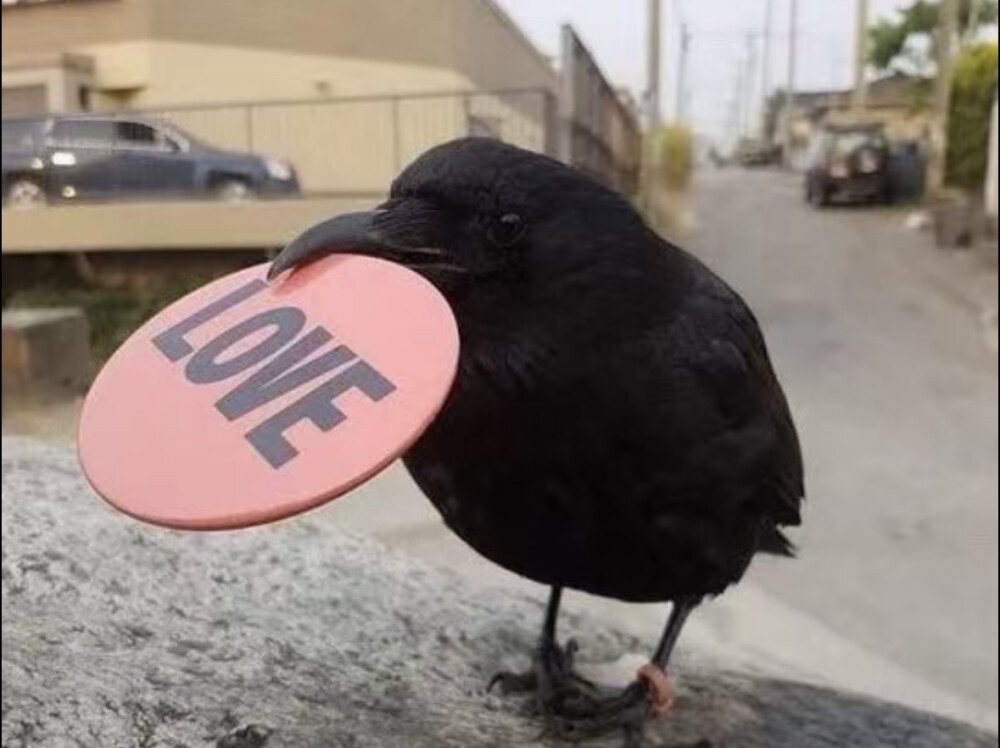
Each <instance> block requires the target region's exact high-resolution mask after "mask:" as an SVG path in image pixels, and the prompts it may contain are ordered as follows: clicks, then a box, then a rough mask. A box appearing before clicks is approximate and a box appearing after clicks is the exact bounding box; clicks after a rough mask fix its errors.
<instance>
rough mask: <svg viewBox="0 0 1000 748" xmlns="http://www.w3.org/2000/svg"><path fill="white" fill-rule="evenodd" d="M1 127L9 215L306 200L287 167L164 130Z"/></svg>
mask: <svg viewBox="0 0 1000 748" xmlns="http://www.w3.org/2000/svg"><path fill="white" fill-rule="evenodd" d="M2 126H3V151H2V155H3V159H2V161H3V204H4V206H5V207H8V206H9V207H17V208H20V207H31V206H37V205H44V204H46V203H50V202H60V201H63V202H64V201H69V200H81V199H105V200H112V199H149V198H161V197H195V196H210V197H215V198H219V199H224V200H242V199H248V198H251V197H255V196H265V195H295V194H298V192H299V182H298V178H297V176H296V174H295V170H294V168H292V166H291V164H289V163H288V162H287V161H284V160H281V159H276V158H268V157H263V156H258V155H254V154H249V153H237V152H233V151H226V150H222V149H220V148H214V147H212V146H209V145H206V144H204V143H202V142H200V141H199V140H198V139H197V138H195V137H193V136H191V135H189V134H188V133H185V132H183V131H182V130H180V129H179V128H177V127H174V126H173V125H171V124H168V123H165V122H160V121H154V120H151V119H146V118H142V117H132V116H125V115H93V114H72V115H55V116H46V117H35V118H24V119H4V120H3V123H2Z"/></svg>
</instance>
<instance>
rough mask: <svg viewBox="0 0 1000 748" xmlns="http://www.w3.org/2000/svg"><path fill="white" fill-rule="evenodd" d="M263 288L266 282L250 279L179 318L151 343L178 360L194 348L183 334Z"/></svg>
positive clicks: (265, 286) (171, 359)
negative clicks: (183, 317) (187, 315)
mask: <svg viewBox="0 0 1000 748" xmlns="http://www.w3.org/2000/svg"><path fill="white" fill-rule="evenodd" d="M265 288H267V283H265V282H264V281H262V280H260V279H259V278H258V279H257V280H252V281H250V282H249V283H247V284H246V285H245V286H240V287H239V288H237V289H236V290H235V291H230V292H229V293H227V294H226V295H225V296H223V297H222V298H221V299H216V300H215V301H213V302H212V303H211V304H209V305H208V306H205V307H202V308H201V309H199V310H198V311H197V312H195V313H194V314H192V315H191V316H190V317H188V318H187V319H184V320H181V321H180V322H178V323H177V324H176V325H174V326H173V327H171V328H170V329H169V330H164V331H163V332H161V333H160V334H159V335H157V336H156V337H155V338H153V345H155V346H156V347H157V348H159V349H160V353H162V354H163V355H164V356H166V357H167V359H169V360H170V361H179V360H180V359H182V358H184V357H185V356H186V355H188V354H189V353H190V352H191V351H193V350H194V348H192V347H191V344H190V343H188V342H187V341H186V340H185V339H184V336H185V335H187V334H188V333H189V332H191V331H192V330H193V329H195V328H196V327H200V326H201V325H203V324H205V323H206V322H208V321H209V320H210V319H213V318H215V317H218V316H219V315H220V314H222V313H223V312H224V311H226V310H227V309H229V308H231V307H234V306H236V305H237V304H241V303H243V302H244V301H246V300H247V299H249V298H250V297H251V296H253V295H254V294H257V293H260V291H262V290H263V289H265Z"/></svg>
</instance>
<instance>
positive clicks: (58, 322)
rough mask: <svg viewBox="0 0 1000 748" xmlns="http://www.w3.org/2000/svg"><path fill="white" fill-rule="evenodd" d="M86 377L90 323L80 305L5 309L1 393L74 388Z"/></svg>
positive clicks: (87, 378)
mask: <svg viewBox="0 0 1000 748" xmlns="http://www.w3.org/2000/svg"><path fill="white" fill-rule="evenodd" d="M89 379H90V325H89V324H88V323H87V317H86V315H85V314H84V313H83V310H81V309H73V308H56V309H4V310H3V393H4V394H5V395H6V394H8V393H10V394H31V393H33V392H45V393H49V392H52V391H59V390H68V391H74V392H78V391H80V390H82V389H83V388H84V387H86V385H87V383H88V381H89Z"/></svg>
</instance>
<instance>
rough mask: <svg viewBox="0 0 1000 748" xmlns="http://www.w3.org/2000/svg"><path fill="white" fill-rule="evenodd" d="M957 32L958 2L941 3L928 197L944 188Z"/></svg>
mask: <svg viewBox="0 0 1000 748" xmlns="http://www.w3.org/2000/svg"><path fill="white" fill-rule="evenodd" d="M957 31H958V0H941V2H940V4H939V5H938V28H937V32H936V33H937V38H936V40H935V41H936V42H937V44H936V47H937V56H938V60H937V78H935V80H934V107H933V111H932V113H931V123H930V136H931V144H930V145H931V148H930V158H929V160H928V163H927V191H928V193H929V194H930V195H931V197H933V196H935V195H937V194H939V193H940V192H941V189H942V188H943V187H944V169H945V156H946V154H947V149H948V108H949V105H950V103H951V73H952V63H953V57H954V50H953V47H954V44H955V35H956V33H957Z"/></svg>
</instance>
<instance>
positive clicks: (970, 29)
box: [962, 0, 983, 47]
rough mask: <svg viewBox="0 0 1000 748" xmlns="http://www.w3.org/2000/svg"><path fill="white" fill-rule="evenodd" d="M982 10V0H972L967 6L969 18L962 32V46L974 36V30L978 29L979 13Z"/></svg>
mask: <svg viewBox="0 0 1000 748" xmlns="http://www.w3.org/2000/svg"><path fill="white" fill-rule="evenodd" d="M982 11H983V0H972V5H971V6H969V20H968V22H967V23H966V24H965V32H964V33H963V34H962V46H963V47H964V46H965V45H966V44H968V43H969V42H971V41H972V40H973V39H975V38H976V31H978V30H979V14H980V13H982Z"/></svg>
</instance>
